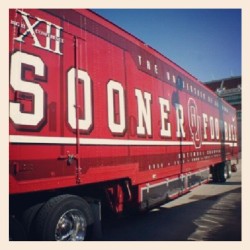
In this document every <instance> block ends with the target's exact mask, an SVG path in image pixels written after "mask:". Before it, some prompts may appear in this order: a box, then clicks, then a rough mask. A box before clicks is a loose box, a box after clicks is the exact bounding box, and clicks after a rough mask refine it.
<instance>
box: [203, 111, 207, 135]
mask: <svg viewBox="0 0 250 250" xmlns="http://www.w3.org/2000/svg"><path fill="white" fill-rule="evenodd" d="M202 117H203V130H204V131H203V137H204V139H207V120H208V119H207V114H205V113H203V114H202Z"/></svg>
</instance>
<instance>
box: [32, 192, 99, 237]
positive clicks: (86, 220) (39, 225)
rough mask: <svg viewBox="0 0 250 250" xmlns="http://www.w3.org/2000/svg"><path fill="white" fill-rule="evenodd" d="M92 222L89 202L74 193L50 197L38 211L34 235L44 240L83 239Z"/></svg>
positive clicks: (88, 231) (88, 234) (87, 233)
mask: <svg viewBox="0 0 250 250" xmlns="http://www.w3.org/2000/svg"><path fill="white" fill-rule="evenodd" d="M93 222H94V219H93V215H92V212H91V210H90V206H89V204H88V203H87V202H86V201H85V200H83V199H82V198H80V197H78V196H74V195H60V196H57V197H54V198H52V199H50V200H49V201H48V202H47V203H46V204H45V205H44V206H43V207H42V208H41V209H40V211H39V212H38V214H37V218H36V224H35V226H36V236H37V238H38V239H39V240H46V241H83V240H87V239H88V238H89V236H90V233H91V232H90V225H91V224H92V223H93Z"/></svg>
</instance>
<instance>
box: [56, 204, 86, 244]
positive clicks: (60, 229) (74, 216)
mask: <svg viewBox="0 0 250 250" xmlns="http://www.w3.org/2000/svg"><path fill="white" fill-rule="evenodd" d="M86 232H87V221H86V219H85V216H84V214H83V213H82V212H81V211H80V210H78V209H71V210H68V211H67V212H65V213H64V214H63V215H62V216H61V217H60V219H59V220H58V222H57V225H56V228H55V240H57V241H82V240H84V239H85V238H86Z"/></svg>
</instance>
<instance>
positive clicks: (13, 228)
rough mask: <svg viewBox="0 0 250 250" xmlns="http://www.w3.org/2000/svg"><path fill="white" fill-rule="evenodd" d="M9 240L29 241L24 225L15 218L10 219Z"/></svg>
mask: <svg viewBox="0 0 250 250" xmlns="http://www.w3.org/2000/svg"><path fill="white" fill-rule="evenodd" d="M9 240H10V241H23V240H27V234H26V232H25V229H24V227H23V225H22V224H21V223H20V222H19V221H18V220H17V219H16V218H15V217H13V216H11V215H10V217H9Z"/></svg>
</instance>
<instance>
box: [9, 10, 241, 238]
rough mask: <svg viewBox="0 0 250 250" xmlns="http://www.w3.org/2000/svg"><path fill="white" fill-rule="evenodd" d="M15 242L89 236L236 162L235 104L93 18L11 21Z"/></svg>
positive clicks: (54, 13)
mask: <svg viewBox="0 0 250 250" xmlns="http://www.w3.org/2000/svg"><path fill="white" fill-rule="evenodd" d="M9 18H10V19H9V34H10V37H9V55H10V91H9V99H10V103H9V105H10V106H9V117H10V125H9V126H10V128H9V133H10V136H9V142H10V144H9V150H10V164H9V178H10V179H9V184H10V186H9V191H10V239H12V240H19V239H38V240H85V239H87V238H88V236H89V235H90V234H91V230H93V227H94V226H93V225H96V223H97V222H98V221H99V220H100V208H101V206H102V207H105V208H106V207H109V208H110V209H111V210H112V211H113V212H115V213H123V212H126V211H130V210H132V209H136V208H137V209H139V210H145V209H149V208H151V207H153V206H156V205H159V204H162V203H163V202H166V201H167V200H169V199H173V198H176V197H178V196H180V195H182V194H184V193H186V192H189V190H190V189H191V188H193V187H195V186H197V185H200V184H201V183H205V182H208V180H209V176H210V174H212V178H213V180H214V181H219V182H224V181H226V179H227V178H229V177H230V175H231V166H230V165H231V162H232V161H233V160H237V156H238V147H237V125H236V112H235V110H234V108H233V107H231V106H230V105H229V104H228V103H226V102H225V101H223V100H222V99H220V98H219V97H218V96H216V95H215V94H214V93H212V92H211V91H210V90H209V89H207V88H206V87H205V86H204V85H203V84H202V83H201V82H199V81H198V80H197V79H196V78H195V77H193V76H192V75H190V74H189V73H188V72H186V71H185V70H184V69H182V68H181V67H179V66H178V65H176V64H175V63H173V62H172V61H171V60H169V59H168V58H166V57H165V56H163V55H162V54H160V53H159V52H157V51H156V50H154V49H153V48H151V47H149V46H147V45H146V44H144V43H143V42H142V41H140V40H139V39H137V38H136V37H134V36H132V35H131V34H129V33H127V32H126V31H124V30H122V29H120V28H119V27H117V26H116V25H114V24H112V23H110V22H109V21H107V20H105V19H103V18H102V17H100V16H99V15H97V14H95V13H94V12H92V11H89V10H79V9H76V10H68V9H42V10H36V9H12V10H10V15H9Z"/></svg>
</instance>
